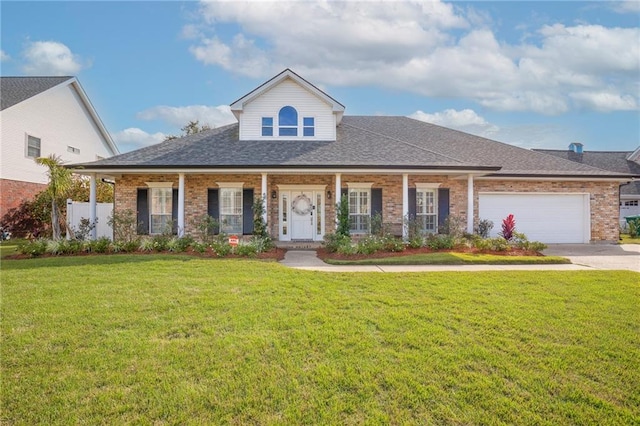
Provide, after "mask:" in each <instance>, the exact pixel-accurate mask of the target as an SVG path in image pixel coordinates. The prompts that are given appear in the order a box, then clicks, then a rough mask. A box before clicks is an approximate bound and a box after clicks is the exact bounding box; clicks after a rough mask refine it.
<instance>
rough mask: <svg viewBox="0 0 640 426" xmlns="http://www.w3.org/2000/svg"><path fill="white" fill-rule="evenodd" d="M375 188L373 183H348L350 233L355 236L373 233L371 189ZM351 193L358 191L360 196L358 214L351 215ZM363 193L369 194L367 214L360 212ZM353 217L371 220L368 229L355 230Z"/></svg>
mask: <svg viewBox="0 0 640 426" xmlns="http://www.w3.org/2000/svg"><path fill="white" fill-rule="evenodd" d="M372 187H373V182H347V200H348V203H349V232H350V233H351V234H354V235H367V234H369V233H371V220H370V219H371V188H372ZM351 191H356V193H357V194H358V195H357V197H358V203H357V210H358V212H356V213H351ZM361 192H366V193H367V213H362V212H361V211H360V207H361V206H362V203H361V202H360V196H361ZM352 216H360V217H362V218H363V219H369V221H368V223H367V226H366V227H367V229H366V230H362V229H353V227H352V223H353V221H352V220H351V217H352Z"/></svg>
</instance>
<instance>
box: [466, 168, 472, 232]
mask: <svg viewBox="0 0 640 426" xmlns="http://www.w3.org/2000/svg"><path fill="white" fill-rule="evenodd" d="M467 232H468V233H469V234H473V175H472V174H469V176H468V177H467Z"/></svg>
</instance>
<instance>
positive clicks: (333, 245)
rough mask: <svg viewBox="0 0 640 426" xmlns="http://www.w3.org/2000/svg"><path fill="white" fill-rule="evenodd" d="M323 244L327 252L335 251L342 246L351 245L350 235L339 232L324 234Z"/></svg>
mask: <svg viewBox="0 0 640 426" xmlns="http://www.w3.org/2000/svg"><path fill="white" fill-rule="evenodd" d="M323 244H324V247H325V248H326V250H327V251H328V252H329V253H337V252H338V251H339V250H340V248H341V247H343V246H349V247H351V237H349V236H348V235H341V234H325V235H324V241H323Z"/></svg>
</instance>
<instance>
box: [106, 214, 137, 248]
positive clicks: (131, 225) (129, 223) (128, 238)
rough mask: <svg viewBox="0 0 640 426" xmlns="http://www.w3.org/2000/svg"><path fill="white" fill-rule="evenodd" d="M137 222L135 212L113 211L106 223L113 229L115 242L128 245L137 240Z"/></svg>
mask: <svg viewBox="0 0 640 426" xmlns="http://www.w3.org/2000/svg"><path fill="white" fill-rule="evenodd" d="M137 220H138V219H137V218H136V214H135V212H133V211H131V210H124V211H122V212H116V211H115V210H114V212H113V214H112V215H111V216H109V219H108V220H107V223H108V224H109V226H111V228H112V229H113V235H114V237H115V240H116V241H117V242H122V243H130V242H133V241H137V240H138V239H139V237H138V222H137Z"/></svg>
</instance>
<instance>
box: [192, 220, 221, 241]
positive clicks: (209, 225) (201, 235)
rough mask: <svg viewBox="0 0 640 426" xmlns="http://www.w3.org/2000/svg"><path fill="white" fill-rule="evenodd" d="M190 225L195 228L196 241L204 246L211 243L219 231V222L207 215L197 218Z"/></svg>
mask: <svg viewBox="0 0 640 426" xmlns="http://www.w3.org/2000/svg"><path fill="white" fill-rule="evenodd" d="M191 225H192V226H193V227H194V228H195V230H196V232H195V233H196V236H197V237H198V239H199V240H200V241H201V242H203V243H206V244H210V243H211V242H212V241H213V239H214V238H215V235H216V233H218V232H219V229H220V222H219V221H218V220H216V219H214V218H213V217H212V216H209V215H208V214H204V215H202V216H199V217H197V218H196V219H195V220H193V221H191Z"/></svg>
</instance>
